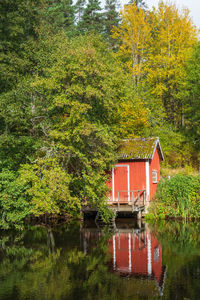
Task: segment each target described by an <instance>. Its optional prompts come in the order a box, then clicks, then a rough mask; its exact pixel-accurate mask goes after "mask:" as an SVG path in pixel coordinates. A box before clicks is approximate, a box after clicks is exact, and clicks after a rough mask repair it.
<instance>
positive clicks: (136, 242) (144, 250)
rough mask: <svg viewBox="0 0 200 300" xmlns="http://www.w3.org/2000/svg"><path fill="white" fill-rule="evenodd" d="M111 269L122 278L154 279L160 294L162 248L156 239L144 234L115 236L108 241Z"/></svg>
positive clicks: (161, 285)
mask: <svg viewBox="0 0 200 300" xmlns="http://www.w3.org/2000/svg"><path fill="white" fill-rule="evenodd" d="M109 249H110V253H111V255H112V260H113V269H114V271H115V272H117V273H119V274H120V275H122V276H127V275H129V276H131V275H132V276H142V277H151V278H152V279H155V280H156V282H157V285H158V288H159V290H160V292H161V290H163V288H164V281H163V280H164V271H165V268H163V266H162V248H161V245H159V244H158V241H157V239H156V238H155V237H154V236H153V235H151V234H148V233H147V234H146V233H145V232H139V233H138V234H137V233H136V232H135V231H133V232H132V233H131V232H127V233H125V232H124V233H122V232H121V233H118V234H115V235H114V236H113V237H112V239H110V240H109Z"/></svg>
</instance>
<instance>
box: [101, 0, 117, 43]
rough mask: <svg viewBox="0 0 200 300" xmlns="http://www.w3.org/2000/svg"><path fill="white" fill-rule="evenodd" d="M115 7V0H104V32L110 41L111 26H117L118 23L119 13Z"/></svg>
mask: <svg viewBox="0 0 200 300" xmlns="http://www.w3.org/2000/svg"><path fill="white" fill-rule="evenodd" d="M117 8H118V2H117V0H106V3H105V12H104V32H105V35H106V37H107V38H108V39H109V40H110V42H111V43H112V41H113V39H112V38H111V36H110V35H111V31H112V28H113V26H118V24H119V13H118V11H117Z"/></svg>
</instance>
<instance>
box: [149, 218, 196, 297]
mask: <svg viewBox="0 0 200 300" xmlns="http://www.w3.org/2000/svg"><path fill="white" fill-rule="evenodd" d="M150 228H151V231H153V232H155V233H156V236H157V238H158V240H159V242H160V243H161V244H162V247H163V261H164V263H165V264H167V265H168V272H167V278H166V283H165V294H164V299H184V298H188V299H199V295H200V286H199V280H200V226H199V224H198V223H195V222H189V223H187V222H181V221H180V222H178V221H162V222H159V223H156V224H151V225H150Z"/></svg>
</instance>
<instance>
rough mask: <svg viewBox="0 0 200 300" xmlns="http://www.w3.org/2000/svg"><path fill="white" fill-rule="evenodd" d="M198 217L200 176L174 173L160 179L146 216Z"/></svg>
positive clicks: (199, 211) (199, 209) (199, 212)
mask: <svg viewBox="0 0 200 300" xmlns="http://www.w3.org/2000/svg"><path fill="white" fill-rule="evenodd" d="M165 217H181V218H184V219H191V218H195V219H196V218H199V217H200V176H199V175H198V176H192V175H176V176H174V177H172V178H171V179H164V180H162V181H160V183H159V185H158V189H157V192H156V195H155V200H154V202H153V203H152V205H151V206H150V208H149V214H148V215H147V218H161V219H162V218H165Z"/></svg>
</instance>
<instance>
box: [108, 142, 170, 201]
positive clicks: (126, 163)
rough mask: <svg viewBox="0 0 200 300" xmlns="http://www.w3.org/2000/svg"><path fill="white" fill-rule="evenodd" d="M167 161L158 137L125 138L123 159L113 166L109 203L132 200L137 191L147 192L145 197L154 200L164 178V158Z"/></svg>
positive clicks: (122, 150) (109, 184)
mask: <svg viewBox="0 0 200 300" xmlns="http://www.w3.org/2000/svg"><path fill="white" fill-rule="evenodd" d="M162 160H164V157H163V153H162V149H161V146H160V142H159V139H158V138H155V137H154V138H138V139H129V140H123V142H122V144H121V146H120V148H119V160H118V163H117V164H116V165H115V167H114V168H113V169H112V174H111V180H110V182H108V183H107V184H108V186H109V187H110V188H111V192H110V195H109V202H110V203H116V202H117V201H118V198H119V197H120V202H123V203H131V202H132V198H135V197H136V192H133V191H144V190H145V198H146V199H145V200H146V201H149V200H150V199H152V197H153V196H154V194H155V192H156V188H157V184H158V182H159V180H160V161H162Z"/></svg>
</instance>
